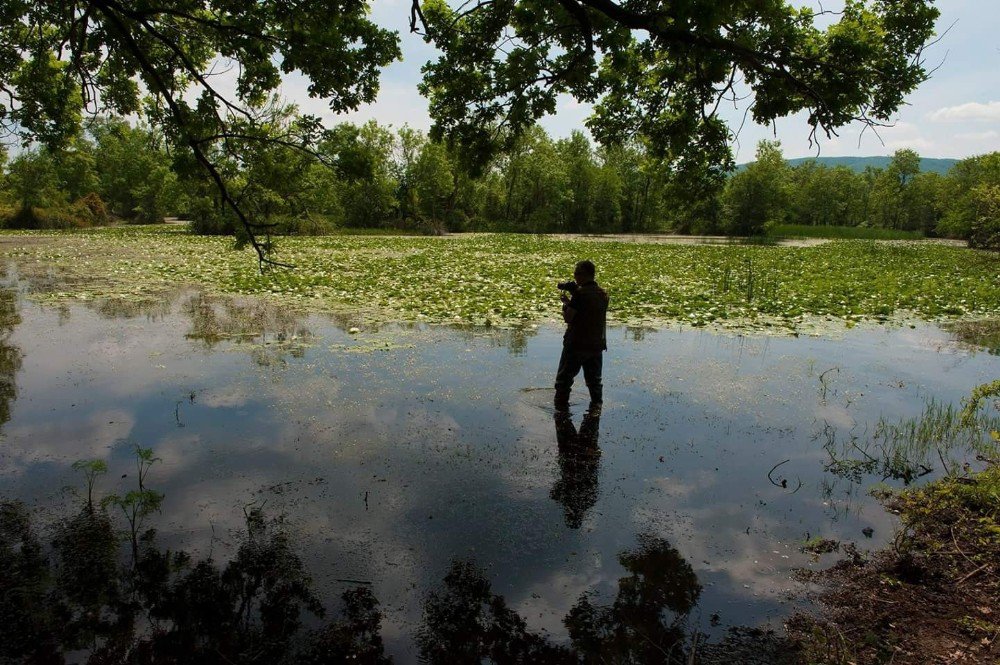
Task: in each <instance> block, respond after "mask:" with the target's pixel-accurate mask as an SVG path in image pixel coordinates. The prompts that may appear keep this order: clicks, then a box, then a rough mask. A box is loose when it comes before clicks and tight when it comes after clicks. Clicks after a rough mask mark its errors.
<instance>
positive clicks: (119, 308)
mask: <svg viewBox="0 0 1000 665" xmlns="http://www.w3.org/2000/svg"><path fill="white" fill-rule="evenodd" d="M176 297H177V295H176V294H164V295H163V296H161V297H160V298H157V299H156V300H133V299H130V298H101V299H100V300H94V301H89V304H88V307H90V309H92V310H93V311H95V312H97V314H98V315H99V316H101V318H104V319H134V318H136V317H138V316H145V317H146V318H147V319H149V320H151V321H160V320H162V319H163V318H164V317H166V316H168V315H169V314H170V312H171V311H172V310H173V304H174V302H175V300H176Z"/></svg>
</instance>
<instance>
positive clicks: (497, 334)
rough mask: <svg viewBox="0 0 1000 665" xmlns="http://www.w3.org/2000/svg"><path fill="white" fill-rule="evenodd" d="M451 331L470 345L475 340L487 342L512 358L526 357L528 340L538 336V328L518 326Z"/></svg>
mask: <svg viewBox="0 0 1000 665" xmlns="http://www.w3.org/2000/svg"><path fill="white" fill-rule="evenodd" d="M451 329H453V330H455V331H457V332H458V333H459V335H461V337H462V340H463V341H464V342H466V343H470V342H472V341H474V340H485V341H487V342H489V344H490V346H493V347H495V348H501V349H507V351H508V352H509V353H510V354H511V355H512V356H521V355H524V353H525V351H527V349H528V340H529V339H531V338H532V337H534V336H535V335H537V334H538V329H537V328H532V327H529V326H518V327H515V328H493V327H490V326H469V325H455V326H451Z"/></svg>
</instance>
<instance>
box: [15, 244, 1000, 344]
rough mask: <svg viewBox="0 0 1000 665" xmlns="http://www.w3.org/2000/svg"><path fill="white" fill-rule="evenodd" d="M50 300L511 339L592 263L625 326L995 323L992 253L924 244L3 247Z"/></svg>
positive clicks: (555, 311)
mask: <svg viewBox="0 0 1000 665" xmlns="http://www.w3.org/2000/svg"><path fill="white" fill-rule="evenodd" d="M0 256H2V257H4V259H5V260H6V263H9V262H10V260H11V259H14V260H16V263H17V264H18V270H19V271H21V274H22V275H24V276H26V277H28V278H29V280H31V281H32V282H33V283H34V284H35V285H36V286H35V289H34V292H33V295H32V297H34V298H37V299H39V300H43V301H67V300H72V299H98V298H112V299H115V298H117V299H125V300H150V299H156V298H157V297H158V296H159V295H161V294H162V293H163V292H165V291H167V290H170V289H175V288H178V287H183V286H188V285H195V286H200V287H202V288H204V289H206V290H207V291H209V292H211V293H218V294H255V295H260V296H263V297H265V298H267V299H271V300H274V301H278V302H281V303H283V304H285V305H287V306H290V307H292V308H294V309H298V310H305V311H353V312H356V313H358V314H360V315H362V316H364V317H366V318H368V319H369V320H371V321H427V322H433V323H446V322H447V323H463V324H478V325H483V324H485V325H502V326H514V325H524V324H531V323H538V322H542V321H553V320H559V299H558V292H557V290H556V288H555V283H556V282H557V281H558V280H563V279H569V278H570V276H571V274H572V268H573V264H574V263H575V261H577V260H579V259H582V258H591V259H593V260H594V261H595V262H596V263H597V268H598V280H599V281H600V282H601V283H602V285H604V286H605V287H606V288H607V289H608V291H609V292H610V294H611V310H610V312H609V317H610V319H611V320H612V321H614V322H618V323H627V324H633V325H642V324H646V325H654V326H655V325H661V324H667V323H671V322H684V323H687V324H690V325H695V326H701V325H713V326H721V327H733V328H774V327H776V328H778V329H785V330H789V331H793V330H797V329H800V328H803V327H805V326H807V325H813V324H814V323H815V322H816V321H820V322H822V321H832V322H834V323H836V324H838V325H841V326H842V325H844V324H845V323H846V325H848V326H851V325H853V324H854V323H855V322H857V321H862V320H873V321H885V320H887V319H889V318H903V317H916V318H922V319H928V320H940V319H948V318H988V317H995V316H997V315H1000V274H998V272H1000V270H998V269H1000V260H998V257H997V255H996V254H995V253H988V252H982V251H975V250H968V249H964V248H960V247H953V246H945V245H941V244H935V243H929V242H905V241H898V242H878V241H868V240H845V241H834V242H830V243H825V244H823V245H820V246H815V247H770V246H738V245H726V246H708V245H706V246H691V245H669V244H652V243H650V244H642V243H635V242H628V243H620V242H600V241H595V240H565V239H561V238H552V237H545V236H528V235H504V234H498V235H470V236H452V237H443V238H435V237H426V238H423V237H421V238H418V237H385V236H382V237H379V236H371V237H366V236H327V237H309V238H282V239H281V240H280V244H279V254H278V258H279V259H280V260H282V261H287V262H289V263H292V264H294V266H295V267H294V269H280V268H279V269H274V270H271V271H269V272H267V273H265V274H260V272H259V271H258V269H257V262H256V260H255V259H254V256H253V254H252V252H251V251H250V250H244V251H233V250H232V239H231V238H227V237H201V236H194V235H190V234H188V233H187V232H185V231H184V230H183V229H180V228H176V227H119V228H109V229H95V230H88V231H78V232H46V233H42V232H36V233H26V232H20V233H12V232H5V233H2V234H0Z"/></svg>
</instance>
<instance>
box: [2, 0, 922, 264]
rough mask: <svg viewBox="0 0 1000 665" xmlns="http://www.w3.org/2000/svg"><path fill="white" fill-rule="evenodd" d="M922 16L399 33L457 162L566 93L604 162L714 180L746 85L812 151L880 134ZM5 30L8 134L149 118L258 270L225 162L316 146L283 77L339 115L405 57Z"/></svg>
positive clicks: (249, 29) (772, 14) (701, 4)
mask: <svg viewBox="0 0 1000 665" xmlns="http://www.w3.org/2000/svg"><path fill="white" fill-rule="evenodd" d="M932 2H933V0H847V1H846V3H845V6H844V8H843V9H842V10H841V11H837V12H833V11H813V10H809V9H795V8H793V7H791V6H789V5H788V4H786V3H785V2H784V0H753V1H748V0H725V1H721V2H720V1H718V0H683V1H678V0H624V1H623V2H621V3H620V4H616V3H614V2H612V1H611V0H469V1H467V2H464V3H462V4H457V3H448V2H446V0H412V5H411V27H412V29H413V30H415V31H421V32H423V34H424V35H425V37H426V39H428V40H429V41H431V42H433V43H434V44H435V45H436V46H437V47H438V48H439V49H440V50H441V56H440V58H439V59H438V60H437V61H435V62H432V63H428V64H427V65H426V66H425V68H424V80H423V82H422V84H421V90H422V92H423V93H424V94H425V95H426V96H427V97H428V98H429V100H430V113H431V115H432V118H433V119H434V122H435V126H434V136H435V138H446V139H447V140H448V144H449V145H450V146H452V147H457V148H461V149H462V150H461V151H460V153H458V154H460V155H461V156H462V159H463V160H467V159H468V158H469V157H470V156H471V157H472V158H473V159H472V160H471V161H472V162H475V161H477V160H478V161H483V160H484V158H487V157H489V156H491V155H492V154H494V153H495V151H496V150H497V148H498V147H504V146H512V145H514V143H515V142H516V141H518V140H519V137H520V136H521V135H523V134H524V132H525V130H526V129H527V128H528V127H530V126H531V125H532V124H533V123H534V122H535V121H536V120H538V119H539V118H540V117H541V116H543V115H545V114H546V113H551V112H553V111H554V110H555V105H556V99H557V96H558V95H560V94H569V95H572V96H574V97H575V98H577V99H579V100H581V101H584V102H588V103H593V104H594V109H595V111H594V115H593V117H592V118H591V119H590V120H589V122H588V126H589V128H590V130H591V132H592V133H593V134H594V136H595V137H596V138H597V139H598V140H599V141H600V142H601V143H602V144H604V145H605V147H610V146H613V145H615V144H622V143H624V142H626V141H628V140H636V139H638V140H641V141H643V142H644V143H645V144H647V145H648V146H649V147H650V149H651V150H652V151H654V152H655V153H656V154H657V155H659V156H660V157H662V158H663V159H664V161H665V163H666V164H667V165H668V166H669V167H671V168H673V169H674V170H676V171H677V172H679V173H714V174H715V177H716V179H715V180H714V181H713V182H715V183H718V182H719V180H718V174H719V173H720V172H722V171H724V170H727V169H728V168H730V167H731V165H732V158H731V152H730V150H729V142H730V141H731V139H732V132H731V130H730V128H729V127H728V126H727V125H726V124H725V122H724V121H723V120H722V119H721V118H720V116H719V114H718V109H719V106H720V104H722V103H724V102H725V101H726V100H727V99H732V98H734V96H736V95H738V94H740V93H741V91H742V90H744V89H748V90H749V91H750V93H752V95H753V99H752V102H751V106H750V108H751V112H752V116H753V118H754V119H755V120H756V121H757V122H762V123H766V122H769V121H771V120H774V119H775V118H778V117H782V116H785V115H788V114H792V113H796V112H799V111H806V112H807V123H808V125H809V126H810V127H811V132H812V133H813V135H815V134H816V133H817V132H822V133H825V134H832V133H834V132H836V130H837V128H838V127H841V126H843V125H845V124H847V123H850V122H852V121H860V122H862V123H868V124H877V123H881V122H887V121H889V120H890V119H891V116H892V114H893V113H894V112H895V111H896V109H897V108H898V107H899V106H900V105H901V104H902V102H903V99H904V96H905V95H906V94H907V93H909V92H910V91H912V90H913V89H914V88H915V87H916V86H917V85H918V84H919V83H921V82H922V81H923V80H925V79H926V78H927V75H928V74H927V72H926V70H925V68H924V64H923V59H922V53H923V49H924V48H925V46H926V45H927V43H928V41H929V40H930V38H931V37H932V35H933V30H934V21H935V19H936V17H937V15H938V12H937V10H936V9H935V8H934V7H933V5H932ZM821 24H823V27H821ZM0 25H2V26H3V27H2V28H0V127H2V128H3V129H4V130H6V131H7V132H8V133H9V134H14V135H17V136H19V137H21V139H22V140H24V141H25V142H29V141H32V140H38V141H41V142H43V143H45V144H46V145H48V146H50V147H54V148H58V147H60V146H62V145H65V144H66V143H68V142H69V141H71V140H72V138H73V137H74V136H75V135H76V134H77V133H78V131H79V127H80V124H81V121H82V119H83V116H84V115H85V114H87V113H89V114H97V113H105V114H118V115H130V114H140V113H141V114H144V115H145V116H146V117H147V118H148V119H149V120H150V122H152V123H153V124H155V125H157V126H159V127H160V128H161V131H162V133H163V136H164V138H165V140H166V141H167V142H168V144H169V145H170V146H172V148H173V150H174V151H175V152H176V154H175V157H176V160H177V161H178V162H179V163H181V164H184V163H185V162H186V163H187V164H188V165H189V166H190V167H191V170H199V171H200V172H201V173H202V174H203V176H202V177H204V178H206V179H207V181H208V182H209V183H210V184H211V185H212V186H214V187H215V188H217V189H218V191H219V192H220V200H221V202H222V203H223V204H224V205H225V206H226V207H228V208H229V209H231V210H232V212H233V213H234V214H235V216H236V217H237V218H238V220H239V227H240V228H242V230H243V231H244V233H245V235H246V238H247V239H248V240H249V241H250V242H251V243H253V245H254V247H255V248H256V249H257V251H258V253H259V256H260V257H261V260H262V261H267V260H269V259H268V258H267V257H268V249H269V246H268V241H267V240H266V236H265V240H263V241H262V240H260V238H259V234H261V232H266V231H267V229H268V227H267V224H266V222H261V221H260V220H257V219H256V218H255V217H254V215H253V214H251V213H247V212H245V211H244V208H243V206H241V203H240V201H238V200H237V197H236V196H234V195H233V194H232V193H231V192H230V191H229V188H228V185H227V182H226V178H225V177H224V175H223V173H222V172H221V171H220V169H221V168H222V167H221V166H220V165H222V164H225V163H226V162H227V161H228V162H230V163H231V162H233V161H234V160H235V161H236V162H240V161H241V160H242V159H243V155H242V151H245V150H248V149H251V148H250V147H249V146H251V145H253V144H254V143H257V142H268V143H271V144H278V145H285V146H289V147H299V148H305V149H309V150H315V149H316V148H317V146H320V145H322V140H321V139H323V137H324V132H323V129H322V127H321V125H320V123H319V121H318V119H317V118H314V117H309V116H304V117H302V118H300V119H299V120H298V121H297V122H295V123H285V122H280V121H278V122H275V121H274V118H275V117H276V116H277V117H278V118H279V120H280V117H281V116H282V110H281V105H280V104H276V103H275V101H274V97H273V95H274V93H275V91H277V90H278V89H279V86H280V83H281V77H282V75H283V74H288V73H292V72H299V73H301V74H302V75H304V76H305V77H306V78H307V79H308V81H309V88H308V91H309V94H310V95H312V96H315V97H320V98H323V99H325V100H327V101H328V102H329V105H330V108H331V109H332V110H333V111H335V112H342V111H346V110H350V109H354V108H357V107H358V106H359V105H360V104H361V103H365V102H370V101H373V100H374V98H375V95H376V93H377V90H378V75H379V72H380V69H381V68H382V67H384V66H386V65H387V64H388V63H390V62H391V61H392V60H394V59H396V58H398V57H399V56H400V50H399V43H398V35H396V34H395V33H394V32H393V31H391V30H387V29H385V28H382V27H380V26H378V25H375V24H374V23H373V22H372V21H371V20H370V18H369V15H368V6H367V4H366V3H365V2H360V1H358V0H314V1H312V2H297V1H295V0H261V1H258V2H236V1H234V0H156V1H153V0H137V1H136V2H123V1H121V0H89V1H87V0H44V1H38V2H27V1H25V0H11V1H9V2H5V3H3V4H2V7H0ZM226 72H229V73H230V74H229V76H230V78H231V79H234V80H235V84H234V85H232V87H233V89H232V90H229V88H230V84H231V83H232V81H231V80H230V78H220V76H219V75H220V74H225V73H226ZM333 139H334V140H336V137H333ZM316 154H319V152H317V153H316ZM440 157H441V155H434V154H430V153H428V154H427V155H424V156H423V158H422V160H423V161H422V162H421V167H420V170H419V172H420V173H423V174H424V175H421V176H420V178H421V179H422V180H418V181H419V182H422V183H423V185H424V188H425V190H426V191H427V192H430V193H429V194H426V195H425V196H424V197H423V198H422V200H421V205H425V206H435V205H437V203H436V201H438V200H440V198H441V193H440V191H438V190H441V187H442V186H443V184H444V177H443V174H442V171H441V169H440V168H438V167H437V166H433V165H434V164H436V163H437V162H440ZM435 160H436V161H435ZM470 163H471V162H470ZM341 166H342V165H341ZM427 173H433V174H434V175H427ZM415 182H417V181H415ZM435 192H436V193H435ZM578 194H579V195H580V196H584V195H585V192H584V191H583V190H581V191H580V192H578Z"/></svg>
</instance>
